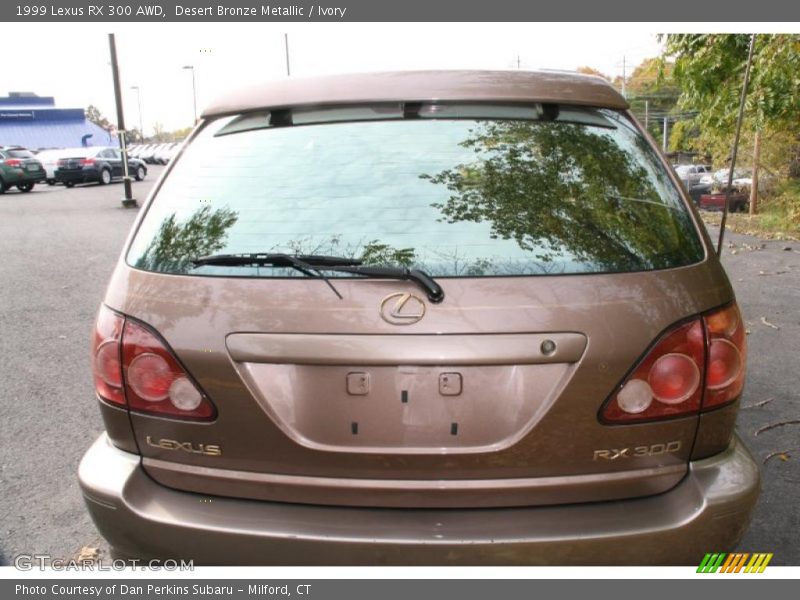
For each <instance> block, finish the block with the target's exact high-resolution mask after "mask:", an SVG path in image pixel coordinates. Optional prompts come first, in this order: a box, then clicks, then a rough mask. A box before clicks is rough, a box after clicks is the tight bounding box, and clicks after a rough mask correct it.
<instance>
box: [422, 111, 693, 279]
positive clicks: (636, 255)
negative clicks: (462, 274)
mask: <svg viewBox="0 0 800 600" xmlns="http://www.w3.org/2000/svg"><path fill="white" fill-rule="evenodd" d="M472 133H473V135H472V136H471V137H470V138H468V139H467V140H465V141H464V142H462V145H463V146H465V147H467V148H472V149H473V150H474V151H475V153H476V160H475V161H474V162H471V163H470V164H469V165H458V166H456V167H454V168H452V169H448V170H445V171H442V172H440V173H438V174H436V175H433V176H430V175H423V176H422V177H423V178H426V179H429V180H430V181H431V182H432V183H434V184H438V185H444V186H446V187H447V189H448V190H449V191H450V192H451V195H450V197H449V198H448V199H447V200H446V201H445V202H443V203H435V204H433V206H434V207H436V208H438V209H439V210H440V211H441V212H442V215H443V217H442V219H443V220H446V221H447V222H449V223H455V222H458V221H471V222H476V223H478V222H487V223H489V224H490V225H491V235H492V237H495V238H501V239H505V240H514V241H516V243H517V244H518V245H519V247H520V248H522V249H524V250H528V251H530V252H532V253H534V256H535V257H536V258H537V259H539V260H541V261H543V262H545V263H547V262H550V261H552V260H553V259H554V257H556V256H561V255H563V253H564V252H565V251H566V252H567V253H568V254H570V255H571V256H572V257H574V260H576V261H579V262H586V263H589V264H594V265H598V266H601V267H604V268H606V269H607V270H638V269H643V268H660V267H665V266H670V265H674V264H675V262H676V261H677V262H679V263H682V264H686V263H688V262H691V260H693V257H694V256H695V255H696V252H697V248H696V247H692V244H689V243H686V240H687V239H692V238H691V236H686V233H685V232H684V231H680V230H679V229H678V228H677V226H676V220H675V219H674V217H673V215H672V214H671V211H670V210H669V209H668V208H667V207H666V206H665V205H664V204H663V201H662V200H661V198H660V196H659V193H658V191H657V190H656V188H655V186H654V185H653V182H652V180H651V178H650V176H649V175H648V173H647V172H646V171H645V169H644V168H643V167H642V166H640V165H639V164H638V163H637V162H636V160H635V159H634V157H633V156H632V155H631V154H630V153H629V152H628V151H626V150H624V149H623V148H621V147H620V146H619V145H617V144H616V142H615V141H614V140H613V139H611V137H609V136H607V135H605V134H603V133H596V132H592V131H591V130H589V129H588V128H585V127H583V126H580V125H572V124H566V123H534V124H532V123H526V122H487V123H482V124H481V125H480V127H478V128H476V129H475V130H473V132H472ZM640 150H641V151H645V150H644V148H640Z"/></svg>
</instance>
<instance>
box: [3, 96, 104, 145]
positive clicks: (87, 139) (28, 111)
mask: <svg viewBox="0 0 800 600" xmlns="http://www.w3.org/2000/svg"><path fill="white" fill-rule="evenodd" d="M55 104H56V103H55V98H53V97H52V96H36V95H35V94H26V93H19V92H12V93H11V94H9V95H8V96H6V97H0V146H23V147H24V148H28V149H29V150H41V149H45V148H78V147H80V146H116V145H117V144H118V140H117V136H116V135H113V134H112V133H110V132H108V131H106V130H105V129H103V128H102V127H100V126H99V125H97V124H95V123H92V122H91V121H89V120H87V119H86V114H85V113H84V110H83V109H82V108H56V105H55Z"/></svg>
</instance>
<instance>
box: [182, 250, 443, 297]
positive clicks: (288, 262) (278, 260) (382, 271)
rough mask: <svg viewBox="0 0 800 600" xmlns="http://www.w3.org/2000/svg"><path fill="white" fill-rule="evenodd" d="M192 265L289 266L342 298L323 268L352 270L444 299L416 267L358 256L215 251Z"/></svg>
mask: <svg viewBox="0 0 800 600" xmlns="http://www.w3.org/2000/svg"><path fill="white" fill-rule="evenodd" d="M191 262H192V264H194V265H195V266H197V267H199V266H203V265H209V266H221V267H236V266H242V267H246V266H264V265H272V266H277V267H282V266H286V267H292V268H294V269H297V270H298V271H300V272H301V273H304V274H306V275H309V276H310V277H317V278H320V279H322V280H323V281H324V282H325V283H327V284H328V286H329V287H330V288H331V289H332V290H333V292H334V293H335V294H336V295H337V296H338V297H339V298H341V297H342V295H341V294H340V293H339V292H338V290H337V289H336V288H335V287H334V286H333V284H332V283H331V282H330V280H329V279H328V278H327V277H325V275H324V274H323V273H322V271H334V272H341V273H352V274H353V275H363V276H364V277H371V278H375V279H381V278H385V279H400V280H404V281H413V282H414V283H416V284H417V285H419V286H420V287H422V288H423V289H424V290H425V291H426V292H427V294H428V299H429V300H430V301H431V302H441V301H442V300H444V290H443V289H442V287H441V286H440V285H439V284H438V283H436V281H434V280H433V278H432V277H431V276H430V275H428V274H427V273H425V272H424V271H420V270H419V269H407V268H406V267H372V266H366V265H362V264H361V260H359V259H357V258H345V257H342V256H324V255H314V254H298V255H292V254H277V253H276V254H263V253H262V254H215V255H212V256H203V257H200V258H195V259H194V260H192V261H191Z"/></svg>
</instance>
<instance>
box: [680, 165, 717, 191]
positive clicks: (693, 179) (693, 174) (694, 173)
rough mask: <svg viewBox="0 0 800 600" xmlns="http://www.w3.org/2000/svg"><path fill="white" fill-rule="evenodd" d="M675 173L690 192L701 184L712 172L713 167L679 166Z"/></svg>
mask: <svg viewBox="0 0 800 600" xmlns="http://www.w3.org/2000/svg"><path fill="white" fill-rule="evenodd" d="M675 172H676V173H677V174H678V177H679V178H680V180H681V181H683V184H684V185H685V186H686V189H687V190H689V189H691V188H692V187H693V186H695V185H697V184H698V183H700V182H701V179H702V177H703V176H704V175H707V174H709V173H710V172H711V167H710V166H706V165H678V166H677V167H676V169H675Z"/></svg>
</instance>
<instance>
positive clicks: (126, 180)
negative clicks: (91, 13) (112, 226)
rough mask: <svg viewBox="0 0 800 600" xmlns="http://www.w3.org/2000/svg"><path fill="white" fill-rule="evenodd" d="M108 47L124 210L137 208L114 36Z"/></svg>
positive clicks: (112, 35) (111, 37) (110, 34)
mask: <svg viewBox="0 0 800 600" xmlns="http://www.w3.org/2000/svg"><path fill="white" fill-rule="evenodd" d="M108 47H109V50H110V51H111V75H112V77H113V78H114V99H115V101H116V103H117V135H118V136H119V147H120V150H121V151H122V173H123V179H122V182H123V184H124V185H125V198H123V199H122V206H123V207H124V208H136V207H137V206H139V205H138V204H137V203H136V200H135V199H134V197H133V191H132V190H131V176H130V173H129V172H128V145H127V142H126V141H125V115H124V114H123V111H122V90H121V88H120V85H119V67H118V66H117V43H116V40H115V39H114V34H113V33H109V34H108Z"/></svg>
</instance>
